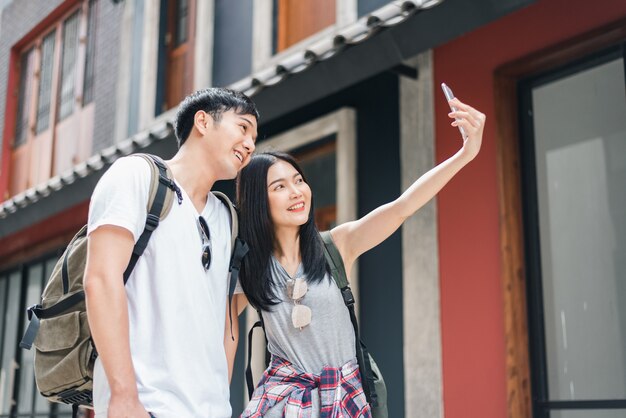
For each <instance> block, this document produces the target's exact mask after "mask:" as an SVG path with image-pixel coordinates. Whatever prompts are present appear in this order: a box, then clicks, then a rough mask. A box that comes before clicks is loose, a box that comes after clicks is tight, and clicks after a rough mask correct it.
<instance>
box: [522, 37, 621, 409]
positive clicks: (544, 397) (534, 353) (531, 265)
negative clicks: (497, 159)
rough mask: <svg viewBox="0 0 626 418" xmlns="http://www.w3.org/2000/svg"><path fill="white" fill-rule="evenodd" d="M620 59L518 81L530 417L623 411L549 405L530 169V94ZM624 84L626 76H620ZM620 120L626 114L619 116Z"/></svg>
mask: <svg viewBox="0 0 626 418" xmlns="http://www.w3.org/2000/svg"><path fill="white" fill-rule="evenodd" d="M616 58H622V60H623V63H624V66H625V68H626V43H624V44H622V45H615V46H613V47H610V48H609V49H605V50H600V51H597V52H594V53H592V54H591V55H589V56H586V57H584V58H582V59H579V60H576V61H573V62H571V63H567V64H565V65H564V66H563V67H560V68H557V69H554V70H551V71H549V72H547V73H541V74H537V75H534V76H532V77H530V78H527V79H523V80H520V82H519V92H520V107H519V112H520V116H519V119H520V133H521V135H520V156H521V169H522V177H521V179H522V185H521V187H522V196H523V199H522V205H523V210H522V214H523V219H524V231H525V254H526V266H527V278H528V285H527V286H528V295H529V298H528V315H529V316H528V318H529V344H530V360H531V379H532V387H533V403H534V405H533V411H534V415H533V416H535V417H538V418H539V417H545V418H549V417H550V413H551V412H552V411H555V410H588V409H597V410H601V409H624V410H626V396H624V398H623V399H594V400H571V401H570V400H551V398H550V393H549V386H548V360H547V352H546V335H545V332H546V331H545V315H544V299H543V277H542V268H541V265H542V264H541V251H540V237H539V229H540V227H539V196H538V191H537V172H536V167H535V161H536V154H535V135H534V123H533V119H532V118H531V117H527V115H532V114H533V105H532V91H533V89H534V88H536V87H540V86H542V85H545V84H548V83H550V82H552V81H556V80H560V79H563V78H566V77H568V76H570V75H573V74H576V73H579V72H583V71H585V70H589V69H592V68H595V67H597V66H599V65H602V64H604V63H606V62H609V61H612V60H614V59H616ZM624 81H625V83H626V73H625V74H624ZM624 116H625V117H626V115H624Z"/></svg>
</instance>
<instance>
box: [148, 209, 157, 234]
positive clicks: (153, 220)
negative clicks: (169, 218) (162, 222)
mask: <svg viewBox="0 0 626 418" xmlns="http://www.w3.org/2000/svg"><path fill="white" fill-rule="evenodd" d="M157 226H159V217H158V216H156V215H153V214H151V213H149V214H148V217H147V218H146V229H147V230H148V231H154V230H155V229H156V227H157Z"/></svg>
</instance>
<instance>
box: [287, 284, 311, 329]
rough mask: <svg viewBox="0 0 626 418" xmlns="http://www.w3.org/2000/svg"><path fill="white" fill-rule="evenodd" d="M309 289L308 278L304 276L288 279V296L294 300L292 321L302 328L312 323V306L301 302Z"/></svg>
mask: <svg viewBox="0 0 626 418" xmlns="http://www.w3.org/2000/svg"><path fill="white" fill-rule="evenodd" d="M308 290H309V287H308V286H307V283H306V280H304V278H302V277H298V278H296V279H291V278H290V279H288V280H287V296H288V297H289V299H291V300H292V301H293V309H292V311H291V322H292V323H293V326H294V327H295V328H300V329H302V328H304V327H306V326H307V325H309V324H310V323H311V308H309V307H308V306H305V305H301V304H300V301H301V300H302V298H303V297H304V295H306V292H307V291H308Z"/></svg>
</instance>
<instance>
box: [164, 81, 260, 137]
mask: <svg viewBox="0 0 626 418" xmlns="http://www.w3.org/2000/svg"><path fill="white" fill-rule="evenodd" d="M199 110H203V111H205V112H207V113H208V114H210V115H211V117H212V118H213V120H214V121H215V122H219V121H220V120H221V118H222V114H223V113H224V112H228V111H229V110H234V111H235V113H237V114H238V115H252V116H254V117H255V118H256V119H257V121H258V120H259V111H258V110H257V108H256V105H255V104H254V102H253V101H252V100H250V98H249V97H248V96H246V95H245V94H243V93H241V92H239V91H234V90H230V89H226V88H218V87H213V88H209V89H204V90H198V91H197V92H195V93H192V94H190V95H189V96H187V97H185V99H184V100H183V101H182V103H181V104H180V105H179V106H178V112H176V121H175V126H174V132H175V133H176V138H177V139H178V147H179V148H180V147H181V146H182V145H183V144H184V143H185V141H186V140H187V138H188V137H189V134H190V133H191V128H192V127H193V123H194V117H195V115H196V113H197V112H198V111H199Z"/></svg>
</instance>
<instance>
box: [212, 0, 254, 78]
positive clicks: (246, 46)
mask: <svg viewBox="0 0 626 418" xmlns="http://www.w3.org/2000/svg"><path fill="white" fill-rule="evenodd" d="M252 13H253V4H252V2H251V1H250V0H216V1H215V24H214V25H213V34H214V36H213V39H214V41H213V45H214V46H213V77H212V83H213V85H214V86H219V87H225V86H227V85H229V84H231V83H234V82H235V81H238V80H241V79H242V78H244V77H246V76H247V75H249V74H250V70H251V69H252ZM233 45H237V47H236V48H233Z"/></svg>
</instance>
